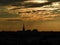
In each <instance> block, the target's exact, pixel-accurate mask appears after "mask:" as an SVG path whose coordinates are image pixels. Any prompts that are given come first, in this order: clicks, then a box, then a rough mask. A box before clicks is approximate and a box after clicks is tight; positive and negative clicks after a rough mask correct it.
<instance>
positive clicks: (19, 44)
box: [0, 30, 60, 45]
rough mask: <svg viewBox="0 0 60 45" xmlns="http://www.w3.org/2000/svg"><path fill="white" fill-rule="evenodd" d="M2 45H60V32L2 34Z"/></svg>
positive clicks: (0, 35) (0, 41)
mask: <svg viewBox="0 0 60 45" xmlns="http://www.w3.org/2000/svg"><path fill="white" fill-rule="evenodd" d="M0 45H60V32H38V31H36V30H34V31H18V32H0Z"/></svg>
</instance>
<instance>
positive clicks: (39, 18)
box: [0, 0, 60, 31]
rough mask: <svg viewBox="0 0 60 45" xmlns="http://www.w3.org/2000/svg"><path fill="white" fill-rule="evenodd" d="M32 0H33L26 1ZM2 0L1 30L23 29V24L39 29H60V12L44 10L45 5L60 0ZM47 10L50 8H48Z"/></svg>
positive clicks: (0, 6) (0, 2)
mask: <svg viewBox="0 0 60 45" xmlns="http://www.w3.org/2000/svg"><path fill="white" fill-rule="evenodd" d="M26 1H32V2H26ZM34 1H37V0H0V29H1V31H2V30H4V31H17V30H22V27H23V24H25V28H26V29H31V30H33V29H38V31H51V30H52V31H59V30H60V28H59V26H60V21H59V20H60V13H59V12H58V11H56V10H54V11H55V12H53V11H52V12H49V11H42V12H39V11H37V10H42V9H43V8H42V7H43V6H46V5H51V4H52V2H59V1H60V0H48V1H47V2H43V3H41V2H40V3H39V1H40V0H38V1H37V2H34ZM49 9H50V8H49ZM46 10H48V9H47V8H46Z"/></svg>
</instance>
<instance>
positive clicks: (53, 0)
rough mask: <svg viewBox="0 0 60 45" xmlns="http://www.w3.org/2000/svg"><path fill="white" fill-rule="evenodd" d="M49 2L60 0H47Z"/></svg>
mask: <svg viewBox="0 0 60 45" xmlns="http://www.w3.org/2000/svg"><path fill="white" fill-rule="evenodd" d="M48 1H50V2H57V1H60V0H48Z"/></svg>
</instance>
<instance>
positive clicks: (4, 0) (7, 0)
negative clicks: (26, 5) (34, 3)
mask: <svg viewBox="0 0 60 45" xmlns="http://www.w3.org/2000/svg"><path fill="white" fill-rule="evenodd" d="M22 1H25V0H0V5H1V6H2V5H9V4H14V3H16V2H22Z"/></svg>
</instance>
